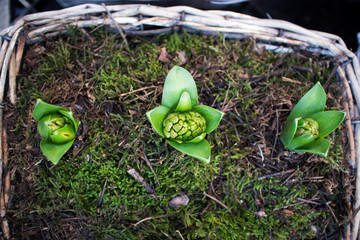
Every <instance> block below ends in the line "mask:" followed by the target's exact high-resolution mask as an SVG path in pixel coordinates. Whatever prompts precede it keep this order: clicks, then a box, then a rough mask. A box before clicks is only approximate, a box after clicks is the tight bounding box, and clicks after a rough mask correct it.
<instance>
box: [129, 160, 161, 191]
mask: <svg viewBox="0 0 360 240" xmlns="http://www.w3.org/2000/svg"><path fill="white" fill-rule="evenodd" d="M127 168H128V170H127V173H128V174H130V175H131V176H132V177H133V178H134V179H135V180H136V181H137V182H138V183H140V184H141V185H143V187H144V188H145V189H146V192H148V193H154V191H153V189H152V188H151V186H150V185H149V184H148V183H147V182H146V180H145V179H144V178H143V177H142V176H141V175H140V174H139V173H138V172H137V171H136V170H135V169H134V168H132V167H130V166H127Z"/></svg>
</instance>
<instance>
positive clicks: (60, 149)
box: [40, 140, 74, 164]
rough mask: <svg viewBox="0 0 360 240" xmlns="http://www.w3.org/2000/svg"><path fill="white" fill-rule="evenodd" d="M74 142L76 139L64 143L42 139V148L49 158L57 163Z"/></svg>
mask: <svg viewBox="0 0 360 240" xmlns="http://www.w3.org/2000/svg"><path fill="white" fill-rule="evenodd" d="M73 143H74V140H72V141H70V142H68V143H64V144H55V143H51V142H49V141H46V140H41V142H40V149H41V151H42V152H43V154H44V155H45V156H46V157H47V159H49V160H50V161H51V162H52V163H53V164H57V163H58V162H59V160H60V158H61V157H62V156H63V155H64V154H65V153H66V152H67V151H68V150H69V149H70V147H71V145H72V144H73Z"/></svg>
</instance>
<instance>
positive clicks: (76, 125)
mask: <svg viewBox="0 0 360 240" xmlns="http://www.w3.org/2000/svg"><path fill="white" fill-rule="evenodd" d="M58 112H59V113H61V114H62V115H64V116H66V117H68V118H69V119H70V120H71V122H72V125H73V126H74V129H75V134H76V133H77V129H78V126H79V125H80V123H81V122H80V121H78V120H76V119H75V118H74V115H73V113H72V112H70V111H69V110H67V109H59V110H58Z"/></svg>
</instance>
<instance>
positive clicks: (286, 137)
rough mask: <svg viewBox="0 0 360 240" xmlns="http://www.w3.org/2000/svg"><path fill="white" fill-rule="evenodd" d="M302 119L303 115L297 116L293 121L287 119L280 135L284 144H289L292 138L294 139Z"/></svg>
mask: <svg viewBox="0 0 360 240" xmlns="http://www.w3.org/2000/svg"><path fill="white" fill-rule="evenodd" d="M300 119H301V117H299V118H295V119H293V120H292V121H287V122H286V123H285V126H284V129H283V132H282V134H281V136H280V140H281V142H282V143H283V144H284V146H286V145H288V144H289V143H290V141H291V139H293V137H294V135H295V133H296V129H297V126H298V122H299V120H300Z"/></svg>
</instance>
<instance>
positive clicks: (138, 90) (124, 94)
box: [119, 86, 157, 97]
mask: <svg viewBox="0 0 360 240" xmlns="http://www.w3.org/2000/svg"><path fill="white" fill-rule="evenodd" d="M149 88H157V86H149V87H142V88H138V89H136V90H133V91H130V92H126V93H122V94H120V95H119V97H123V96H126V95H129V94H132V93H136V92H140V91H143V90H146V89H149Z"/></svg>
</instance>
